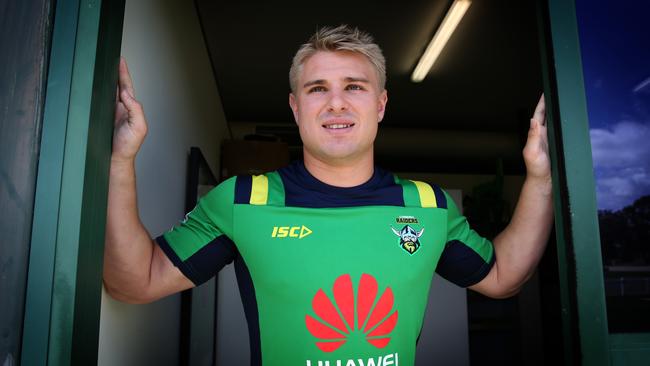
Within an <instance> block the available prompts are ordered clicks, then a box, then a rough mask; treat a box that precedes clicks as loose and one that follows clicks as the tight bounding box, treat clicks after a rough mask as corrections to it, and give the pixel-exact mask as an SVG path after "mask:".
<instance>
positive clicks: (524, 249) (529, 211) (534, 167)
mask: <svg viewBox="0 0 650 366" xmlns="http://www.w3.org/2000/svg"><path fill="white" fill-rule="evenodd" d="M545 116H546V113H545V103H544V96H543V95H542V97H541V98H540V100H539V103H538V104H537V108H536V109H535V114H534V115H533V118H532V119H531V121H530V130H529V132H528V141H527V142H526V146H525V147H524V160H525V162H526V180H525V181H524V185H523V187H522V190H521V194H520V195H519V201H518V202H517V207H516V208H515V212H514V214H513V217H512V220H511V221H510V223H509V224H508V226H507V227H506V228H505V229H504V230H503V231H502V232H501V233H500V234H499V235H497V237H496V238H495V239H494V250H495V254H496V262H495V264H494V267H492V270H491V271H490V272H489V273H488V275H487V276H486V277H485V278H484V279H483V280H482V281H481V282H479V283H477V284H476V285H474V286H471V287H470V288H471V289H473V290H475V291H478V292H481V293H483V294H485V295H487V296H491V297H496V298H503V297H508V296H512V295H514V294H516V293H517V292H518V291H519V289H520V288H521V286H523V284H524V283H525V282H526V281H527V280H528V279H529V278H530V277H531V276H532V275H533V273H534V272H535V269H536V267H537V264H538V263H539V260H540V259H541V257H542V254H544V249H545V248H546V243H547V241H548V237H549V233H550V231H551V224H552V222H553V204H552V184H551V168H550V158H549V155H548V139H547V134H546V123H545Z"/></svg>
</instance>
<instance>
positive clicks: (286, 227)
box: [156, 162, 495, 366]
mask: <svg viewBox="0 0 650 366" xmlns="http://www.w3.org/2000/svg"><path fill="white" fill-rule="evenodd" d="M156 240H157V242H158V244H159V245H160V246H161V248H162V249H163V250H164V251H165V253H166V254H167V255H168V256H169V258H170V259H171V260H172V262H173V263H174V264H175V265H176V266H177V267H178V268H179V269H180V270H181V271H182V272H183V274H184V275H185V276H187V277H188V278H189V279H190V280H191V281H192V282H194V283H195V284H197V285H198V284H200V283H202V282H204V281H206V280H208V279H209V278H211V277H212V276H213V275H214V274H215V273H216V272H217V271H219V269H221V268H222V267H223V266H224V265H226V264H228V263H230V262H232V261H234V262H235V271H236V274H237V279H238V285H239V288H240V293H241V296H242V301H243V304H244V310H245V313H246V318H247V321H248V328H249V336H250V344H251V363H252V364H253V365H260V364H263V365H300V366H305V365H306V366H357V365H363V366H369V365H372V366H385V365H404V366H407V365H413V364H414V362H415V345H416V341H417V338H418V336H419V333H420V330H421V328H422V322H423V316H424V311H425V308H426V302H427V299H428V297H429V288H430V284H431V279H432V276H433V272H434V271H436V272H437V273H438V274H440V275H441V276H443V277H444V278H446V279H448V280H450V281H452V282H454V283H456V284H458V285H459V286H471V285H473V284H475V283H477V282H479V281H480V280H481V279H483V278H484V277H485V276H486V275H487V273H488V272H489V271H490V269H491V267H492V265H493V263H494V260H495V258H494V250H493V247H492V244H491V243H490V242H489V241H488V240H486V239H483V238H481V237H480V236H479V235H477V234H476V233H475V232H474V231H472V230H471V229H470V228H469V225H468V223H467V220H466V219H465V218H464V217H463V216H461V215H460V214H459V212H458V209H457V207H456V206H455V205H454V203H453V201H452V200H451V199H450V197H449V196H448V195H447V193H446V192H444V191H443V190H442V189H440V188H439V187H437V186H434V185H429V184H426V183H423V182H416V181H410V180H401V179H399V178H397V177H395V176H394V175H392V174H390V173H388V172H386V171H383V170H381V169H379V168H375V172H374V174H373V176H372V178H371V179H370V180H369V181H368V182H366V183H364V184H362V185H360V186H357V187H350V188H341V187H335V186H330V185H327V184H325V183H322V182H320V181H318V180H317V179H316V178H314V177H313V176H311V175H310V174H309V172H308V171H307V170H306V169H305V167H304V165H303V164H302V162H297V163H294V164H292V165H290V166H288V167H286V168H282V169H280V170H278V171H275V172H271V173H267V174H264V175H259V176H238V177H234V178H231V179H228V180H226V181H224V182H223V183H222V184H220V185H219V186H217V187H216V188H215V189H213V190H212V191H210V192H209V193H208V194H207V195H206V196H204V197H203V198H202V199H201V200H200V201H199V203H198V204H197V206H196V207H195V208H194V210H193V211H192V212H190V213H189V214H188V215H187V216H186V218H185V220H183V221H182V222H181V223H180V224H179V225H178V226H176V227H174V228H173V229H172V230H170V231H169V232H167V233H165V234H164V235H163V236H161V237H159V238H157V239H156ZM433 298H435V296H434V297H433Z"/></svg>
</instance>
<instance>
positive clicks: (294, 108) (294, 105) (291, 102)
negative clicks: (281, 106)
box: [289, 93, 298, 124]
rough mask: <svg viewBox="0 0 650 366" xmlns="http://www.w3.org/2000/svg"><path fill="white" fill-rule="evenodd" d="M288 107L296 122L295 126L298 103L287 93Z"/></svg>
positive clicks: (291, 94)
mask: <svg viewBox="0 0 650 366" xmlns="http://www.w3.org/2000/svg"><path fill="white" fill-rule="evenodd" d="M289 106H290V107H291V111H292V112H293V119H294V120H295V121H296V124H298V102H297V101H296V97H295V96H294V95H293V93H289Z"/></svg>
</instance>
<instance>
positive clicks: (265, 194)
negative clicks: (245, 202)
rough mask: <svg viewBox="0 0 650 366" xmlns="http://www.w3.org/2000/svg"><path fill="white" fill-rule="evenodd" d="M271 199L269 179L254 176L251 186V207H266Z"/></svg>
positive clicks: (262, 176) (263, 176)
mask: <svg viewBox="0 0 650 366" xmlns="http://www.w3.org/2000/svg"><path fill="white" fill-rule="evenodd" d="M268 199H269V179H268V178H267V177H266V175H263V174H262V175H254V176H253V184H252V186H251V200H250V204H251V205H266V202H267V200H268Z"/></svg>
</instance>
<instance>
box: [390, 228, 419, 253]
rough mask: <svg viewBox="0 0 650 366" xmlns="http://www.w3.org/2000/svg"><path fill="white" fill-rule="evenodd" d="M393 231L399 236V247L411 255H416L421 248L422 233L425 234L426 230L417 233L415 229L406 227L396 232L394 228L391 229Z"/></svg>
mask: <svg viewBox="0 0 650 366" xmlns="http://www.w3.org/2000/svg"><path fill="white" fill-rule="evenodd" d="M391 230H393V232H394V233H395V235H397V236H399V238H400V240H399V245H400V246H401V247H402V249H404V250H406V251H407V252H409V254H413V253H415V252H416V251H417V250H418V248H420V240H419V239H420V237H421V236H422V233H424V228H422V230H420V231H415V229H413V228H412V227H410V226H408V225H406V226H404V227H403V228H402V230H400V231H397V230H395V229H394V228H393V227H391Z"/></svg>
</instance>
